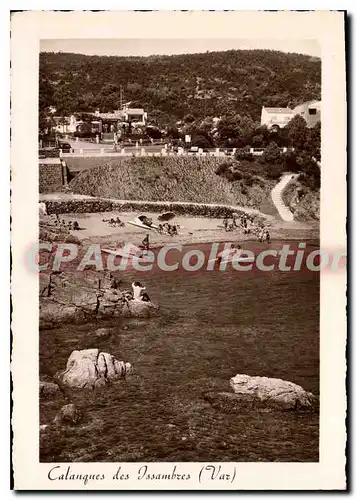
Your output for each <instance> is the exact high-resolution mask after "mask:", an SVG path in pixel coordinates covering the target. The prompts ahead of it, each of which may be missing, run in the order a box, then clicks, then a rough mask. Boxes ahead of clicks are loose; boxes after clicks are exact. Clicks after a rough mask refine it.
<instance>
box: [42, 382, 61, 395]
mask: <svg viewBox="0 0 357 500" xmlns="http://www.w3.org/2000/svg"><path fill="white" fill-rule="evenodd" d="M59 390H60V388H59V387H58V385H57V384H54V383H53V382H42V381H40V396H52V395H54V394H56V393H58V392H59Z"/></svg>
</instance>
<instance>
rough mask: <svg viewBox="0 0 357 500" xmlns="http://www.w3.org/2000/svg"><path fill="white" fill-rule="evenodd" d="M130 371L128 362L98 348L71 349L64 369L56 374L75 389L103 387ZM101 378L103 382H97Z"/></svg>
mask: <svg viewBox="0 0 357 500" xmlns="http://www.w3.org/2000/svg"><path fill="white" fill-rule="evenodd" d="M130 371H131V365H130V363H124V362H123V361H118V360H117V359H115V358H114V356H112V355H111V354H108V353H107V352H99V349H84V350H82V351H73V352H72V354H71V355H70V357H69V358H68V361H67V366H66V369H65V370H64V371H62V372H58V373H57V374H56V378H57V379H58V380H59V381H60V382H61V383H62V384H64V385H67V386H69V387H73V388H77V389H86V388H89V389H93V388H94V387H95V388H99V387H104V386H105V385H106V383H107V382H109V381H111V380H117V379H119V378H121V377H125V375H127V374H128V373H129V372H130ZM100 379H103V382H98V381H99V380H100Z"/></svg>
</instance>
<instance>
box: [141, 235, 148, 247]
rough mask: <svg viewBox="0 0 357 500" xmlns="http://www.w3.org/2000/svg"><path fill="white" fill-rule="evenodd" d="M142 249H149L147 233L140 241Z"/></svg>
mask: <svg viewBox="0 0 357 500" xmlns="http://www.w3.org/2000/svg"><path fill="white" fill-rule="evenodd" d="M141 243H142V245H143V248H144V250H146V251H148V250H149V249H150V242H149V235H148V234H147V235H146V236H145V238H144V239H143V241H142V242H141Z"/></svg>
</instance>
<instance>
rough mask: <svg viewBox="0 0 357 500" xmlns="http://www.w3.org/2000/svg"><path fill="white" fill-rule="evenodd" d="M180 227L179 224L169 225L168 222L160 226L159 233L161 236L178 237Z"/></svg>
mask: <svg viewBox="0 0 357 500" xmlns="http://www.w3.org/2000/svg"><path fill="white" fill-rule="evenodd" d="M179 227H180V226H179V225H178V224H169V223H168V222H164V224H159V228H158V232H159V233H160V234H168V235H169V236H176V235H177V234H178V229H179Z"/></svg>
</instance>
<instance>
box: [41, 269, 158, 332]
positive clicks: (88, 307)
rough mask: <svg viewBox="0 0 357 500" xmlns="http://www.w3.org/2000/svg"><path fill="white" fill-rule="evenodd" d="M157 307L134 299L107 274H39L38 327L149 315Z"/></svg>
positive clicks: (128, 291) (156, 310)
mask: <svg viewBox="0 0 357 500" xmlns="http://www.w3.org/2000/svg"><path fill="white" fill-rule="evenodd" d="M157 312H158V306H157V305H156V304H154V303H153V302H150V301H142V300H135V299H134V298H133V296H132V292H131V291H130V290H126V289H123V290H120V289H119V288H118V287H117V285H116V283H115V280H113V279H112V278H110V276H108V275H107V274H104V273H102V274H100V273H93V272H89V271H87V272H81V273H76V272H72V271H67V270H66V272H61V271H53V272H51V273H40V328H52V327H55V326H57V325H60V324H63V323H70V322H71V323H81V322H84V321H90V320H93V319H94V318H96V319H101V318H103V319H104V318H112V317H150V316H152V315H154V314H157Z"/></svg>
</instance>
